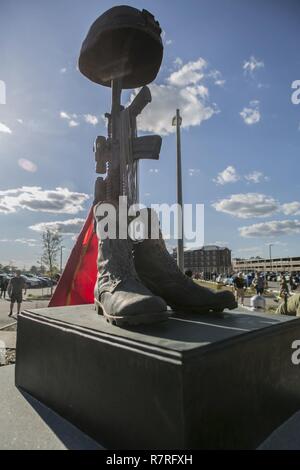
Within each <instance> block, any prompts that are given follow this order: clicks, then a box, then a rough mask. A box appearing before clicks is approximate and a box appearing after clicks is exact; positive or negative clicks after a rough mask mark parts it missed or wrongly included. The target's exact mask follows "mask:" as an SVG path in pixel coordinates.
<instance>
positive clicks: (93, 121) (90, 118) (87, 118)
mask: <svg viewBox="0 0 300 470" xmlns="http://www.w3.org/2000/svg"><path fill="white" fill-rule="evenodd" d="M84 120H85V122H87V123H88V124H92V125H93V126H95V125H96V124H98V122H99V120H98V118H97V116H94V115H93V114H85V115H84Z"/></svg>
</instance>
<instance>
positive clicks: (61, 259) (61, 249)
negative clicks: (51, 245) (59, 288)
mask: <svg viewBox="0 0 300 470" xmlns="http://www.w3.org/2000/svg"><path fill="white" fill-rule="evenodd" d="M63 248H64V246H63V245H61V246H60V274H62V264H63Z"/></svg>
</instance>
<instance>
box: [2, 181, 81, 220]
mask: <svg viewBox="0 0 300 470" xmlns="http://www.w3.org/2000/svg"><path fill="white" fill-rule="evenodd" d="M88 199H89V196H88V195H87V194H84V193H77V192H72V191H69V190H68V189H67V188H56V189H54V190H47V189H42V188H41V187H38V186H23V187H21V188H17V189H8V190H6V191H0V213H1V212H2V213H4V214H10V213H15V212H17V211H18V210H20V209H27V210H30V211H35V212H48V213H58V214H77V213H78V212H80V211H82V210H84V207H83V206H84V203H85V202H86V201H87V200H88Z"/></svg>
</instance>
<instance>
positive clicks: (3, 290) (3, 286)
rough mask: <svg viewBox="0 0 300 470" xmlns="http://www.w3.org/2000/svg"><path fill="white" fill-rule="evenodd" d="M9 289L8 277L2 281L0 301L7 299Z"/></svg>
mask: <svg viewBox="0 0 300 470" xmlns="http://www.w3.org/2000/svg"><path fill="white" fill-rule="evenodd" d="M7 287H8V279H7V277H2V279H1V291H0V299H1V298H2V297H3V299H5V296H6V291H7Z"/></svg>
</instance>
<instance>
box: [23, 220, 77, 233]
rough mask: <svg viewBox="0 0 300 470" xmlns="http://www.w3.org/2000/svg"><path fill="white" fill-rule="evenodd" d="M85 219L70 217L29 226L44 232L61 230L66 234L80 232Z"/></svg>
mask: <svg viewBox="0 0 300 470" xmlns="http://www.w3.org/2000/svg"><path fill="white" fill-rule="evenodd" d="M84 222H85V219H79V218H75V219H69V220H63V221H55V222H41V223H39V224H34V225H31V226H30V227H29V228H30V229H31V230H34V231H36V232H44V231H45V230H51V231H53V232H60V233H63V234H64V235H74V234H78V233H79V232H80V230H81V229H82V227H83V224H84Z"/></svg>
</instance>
